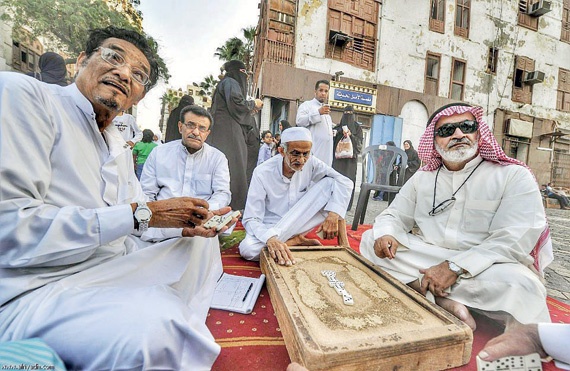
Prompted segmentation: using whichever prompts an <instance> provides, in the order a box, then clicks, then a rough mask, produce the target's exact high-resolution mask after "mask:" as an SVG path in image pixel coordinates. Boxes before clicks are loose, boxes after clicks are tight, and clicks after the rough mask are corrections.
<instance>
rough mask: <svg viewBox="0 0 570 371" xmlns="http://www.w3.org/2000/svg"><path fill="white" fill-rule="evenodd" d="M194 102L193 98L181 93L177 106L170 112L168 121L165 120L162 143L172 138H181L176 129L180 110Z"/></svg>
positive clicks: (170, 140)
mask: <svg viewBox="0 0 570 371" xmlns="http://www.w3.org/2000/svg"><path fill="white" fill-rule="evenodd" d="M192 104H194V98H192V97H191V96H189V95H183V96H182V98H180V102H179V103H178V106H177V107H176V108H175V109H173V110H172V112H170V115H169V116H168V121H167V122H166V133H165V134H164V143H168V142H172V141H173V140H178V139H182V137H181V136H180V131H178V121H179V120H180V112H182V109H183V108H184V107H186V106H190V105H192Z"/></svg>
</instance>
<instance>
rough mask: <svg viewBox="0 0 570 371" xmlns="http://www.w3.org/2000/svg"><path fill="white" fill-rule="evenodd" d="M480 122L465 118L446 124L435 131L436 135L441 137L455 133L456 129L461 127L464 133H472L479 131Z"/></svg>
mask: <svg viewBox="0 0 570 371" xmlns="http://www.w3.org/2000/svg"><path fill="white" fill-rule="evenodd" d="M478 127H479V124H478V123H477V121H475V120H465V121H461V122H451V123H449V124H444V125H441V126H440V127H439V129H437V130H436V131H435V135H436V136H438V137H441V138H447V137H449V136H451V135H453V133H455V129H457V128H459V130H461V132H462V133H463V134H471V133H474V132H476V131H477V128H478Z"/></svg>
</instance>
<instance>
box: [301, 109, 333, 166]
mask: <svg viewBox="0 0 570 371" xmlns="http://www.w3.org/2000/svg"><path fill="white" fill-rule="evenodd" d="M321 107H322V103H321V102H319V101H318V100H317V98H314V99H313V100H310V101H307V102H304V103H303V104H301V105H300V106H299V109H298V110H297V119H296V123H297V126H303V127H306V128H307V129H309V130H310V132H311V136H312V137H313V148H312V153H313V155H314V156H315V157H317V158H318V159H320V160H321V161H323V162H324V163H325V164H327V165H329V166H332V161H333V131H332V128H333V122H332V118H331V116H330V115H321V114H320V113H319V108H321Z"/></svg>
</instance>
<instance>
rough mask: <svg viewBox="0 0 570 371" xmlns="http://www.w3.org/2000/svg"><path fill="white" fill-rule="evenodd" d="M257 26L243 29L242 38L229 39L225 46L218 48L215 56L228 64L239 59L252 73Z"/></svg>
mask: <svg viewBox="0 0 570 371" xmlns="http://www.w3.org/2000/svg"><path fill="white" fill-rule="evenodd" d="M255 30H256V28H255V26H251V27H246V28H242V29H241V31H242V33H243V34H242V38H241V39H240V38H239V37H232V38H230V39H227V40H226V42H225V43H224V45H222V46H220V47H218V48H216V52H215V53H214V56H216V57H218V58H219V59H220V60H222V61H224V62H227V61H231V60H232V59H237V60H240V61H242V62H243V63H244V64H245V68H246V69H247V70H248V71H250V70H251V69H252V67H253V66H252V63H253V51H254V46H255Z"/></svg>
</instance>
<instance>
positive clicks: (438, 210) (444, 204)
mask: <svg viewBox="0 0 570 371" xmlns="http://www.w3.org/2000/svg"><path fill="white" fill-rule="evenodd" d="M455 200H456V198H455V196H451V198H448V199H447V200H443V201H442V202H440V203H439V204H438V205H437V206H433V207H432V209H431V211H430V212H429V213H428V215H429V216H436V215H439V214H441V213H442V212H444V211H445V210H447V209H448V208H449V207H450V206H452V205H453V204H454V203H455ZM434 201H435V200H434Z"/></svg>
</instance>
